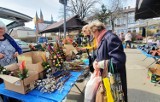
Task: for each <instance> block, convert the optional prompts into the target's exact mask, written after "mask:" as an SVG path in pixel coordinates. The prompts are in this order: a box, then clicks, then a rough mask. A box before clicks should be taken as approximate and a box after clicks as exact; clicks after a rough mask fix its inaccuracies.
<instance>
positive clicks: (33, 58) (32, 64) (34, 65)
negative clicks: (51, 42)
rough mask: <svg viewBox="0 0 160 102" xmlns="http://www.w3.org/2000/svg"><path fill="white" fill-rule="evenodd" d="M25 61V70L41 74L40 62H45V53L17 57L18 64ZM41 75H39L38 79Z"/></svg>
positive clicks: (32, 53)
mask: <svg viewBox="0 0 160 102" xmlns="http://www.w3.org/2000/svg"><path fill="white" fill-rule="evenodd" d="M22 61H26V68H27V69H28V70H31V71H36V72H38V73H41V72H43V70H44V68H43V66H42V62H44V61H46V53H45V52H41V51H32V52H27V53H24V54H22V55H19V56H18V63H21V62H22ZM41 76H42V75H39V77H40V78H42V77H41Z"/></svg>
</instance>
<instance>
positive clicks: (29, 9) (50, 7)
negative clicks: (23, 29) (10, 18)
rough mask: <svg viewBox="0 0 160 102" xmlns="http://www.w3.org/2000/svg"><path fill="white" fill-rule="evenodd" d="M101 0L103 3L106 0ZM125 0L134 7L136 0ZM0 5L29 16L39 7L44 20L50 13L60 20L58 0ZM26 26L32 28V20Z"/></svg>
mask: <svg viewBox="0 0 160 102" xmlns="http://www.w3.org/2000/svg"><path fill="white" fill-rule="evenodd" d="M102 1H103V3H104V4H105V3H107V1H108V0H102ZM126 1H127V3H126V6H131V7H135V1H136V0H126ZM0 7H4V8H9V9H12V10H15V11H18V12H21V13H23V14H26V15H29V16H31V17H34V16H35V13H36V11H37V13H38V14H39V12H40V9H41V10H42V12H43V16H44V19H45V20H50V19H51V15H52V16H53V20H56V21H58V20H60V19H59V17H60V14H59V13H60V8H62V7H63V6H62V5H61V4H60V3H59V0H0ZM5 22H6V21H5ZM26 26H28V27H30V28H34V24H33V22H30V23H27V24H26Z"/></svg>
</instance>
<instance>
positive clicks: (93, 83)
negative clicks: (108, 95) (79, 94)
mask: <svg viewBox="0 0 160 102" xmlns="http://www.w3.org/2000/svg"><path fill="white" fill-rule="evenodd" d="M100 82H101V76H100V72H99V71H96V70H95V71H94V73H93V74H91V78H90V80H89V81H88V82H87V85H86V89H85V98H84V102H94V101H95V95H96V92H97V89H98V86H99V83H100Z"/></svg>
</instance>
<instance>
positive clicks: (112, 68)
mask: <svg viewBox="0 0 160 102" xmlns="http://www.w3.org/2000/svg"><path fill="white" fill-rule="evenodd" d="M109 68H110V71H111V73H112V74H115V72H114V67H113V62H112V60H110V67H109Z"/></svg>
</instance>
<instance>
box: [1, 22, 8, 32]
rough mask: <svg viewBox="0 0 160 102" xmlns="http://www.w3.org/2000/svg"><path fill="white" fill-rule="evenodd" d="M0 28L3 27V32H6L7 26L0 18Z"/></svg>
mask: <svg viewBox="0 0 160 102" xmlns="http://www.w3.org/2000/svg"><path fill="white" fill-rule="evenodd" d="M0 28H4V30H5V32H7V27H6V25H5V24H4V23H3V22H2V21H1V20H0Z"/></svg>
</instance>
